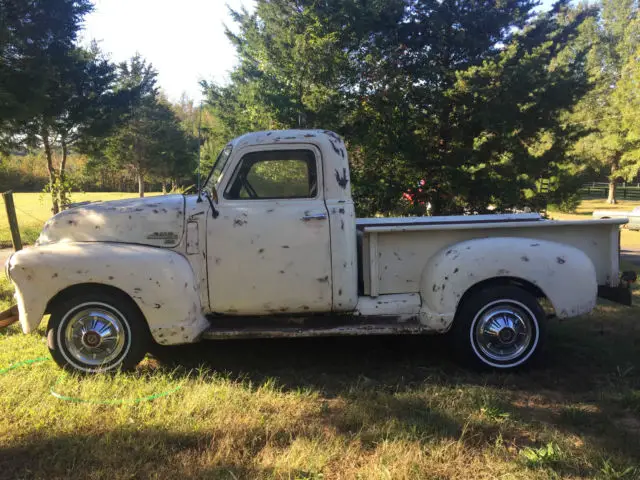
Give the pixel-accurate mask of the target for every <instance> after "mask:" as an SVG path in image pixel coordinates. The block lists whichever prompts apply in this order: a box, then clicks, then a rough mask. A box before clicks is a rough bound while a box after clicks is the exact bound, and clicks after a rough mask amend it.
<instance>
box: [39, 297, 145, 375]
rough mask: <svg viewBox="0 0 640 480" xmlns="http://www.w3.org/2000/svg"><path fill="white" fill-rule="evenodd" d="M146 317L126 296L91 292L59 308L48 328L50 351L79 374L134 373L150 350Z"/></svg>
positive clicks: (58, 306)
mask: <svg viewBox="0 0 640 480" xmlns="http://www.w3.org/2000/svg"><path fill="white" fill-rule="evenodd" d="M149 338H150V335H149V331H148V328H147V325H146V322H145V320H144V317H143V316H142V314H141V313H140V311H139V310H138V308H137V306H136V305H135V304H134V303H133V301H132V300H131V299H130V298H128V297H127V296H126V295H124V294H118V293H116V292H112V291H108V290H104V291H102V290H100V289H92V290H90V291H85V292H83V293H80V294H78V295H74V296H70V297H67V298H65V299H63V300H61V301H60V302H58V303H57V304H56V305H54V307H53V308H52V311H51V318H50V319H49V325H48V327H47V341H48V345H49V351H50V352H51V356H52V357H53V359H54V360H55V362H56V363H57V364H58V365H60V366H61V367H63V368H65V369H67V370H71V371H75V372H78V373H99V372H109V371H116V370H131V369H133V368H135V366H136V365H137V364H138V363H139V362H140V361H141V360H142V358H143V357H144V355H145V353H146V351H147V347H148V345H149Z"/></svg>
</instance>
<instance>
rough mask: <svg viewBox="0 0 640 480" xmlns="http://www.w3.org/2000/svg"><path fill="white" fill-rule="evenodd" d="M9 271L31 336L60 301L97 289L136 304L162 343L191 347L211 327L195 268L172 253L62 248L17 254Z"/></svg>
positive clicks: (106, 246) (121, 247)
mask: <svg viewBox="0 0 640 480" xmlns="http://www.w3.org/2000/svg"><path fill="white" fill-rule="evenodd" d="M7 266H8V273H9V277H10V279H11V282H12V283H13V285H14V287H15V290H16V300H17V303H18V310H19V313H20V323H21V325H22V330H23V331H24V332H25V333H29V332H32V331H34V330H35V329H36V328H37V327H38V325H39V324H40V322H41V320H42V316H43V314H44V312H45V311H50V309H51V306H52V305H53V304H54V303H55V302H57V301H59V299H60V298H64V297H65V296H66V295H70V294H73V293H74V292H77V291H83V290H85V289H87V288H94V287H95V286H96V285H98V286H100V288H103V289H109V290H110V291H117V292H118V294H125V295H126V296H127V298H129V299H131V300H133V302H134V303H135V305H136V308H137V309H139V310H140V312H142V314H143V318H145V320H146V323H147V325H148V328H149V330H150V332H151V335H152V337H153V339H154V340H155V341H156V342H158V343H161V344H165V345H172V344H180V343H191V342H193V341H195V340H197V339H198V337H199V336H200V334H201V333H202V332H203V331H204V330H206V328H207V327H208V322H207V319H206V318H205V317H204V314H203V312H202V306H201V303H200V295H199V287H200V286H199V285H198V280H197V279H196V277H195V275H194V272H193V269H192V267H191V264H190V263H189V261H188V260H187V259H186V258H185V257H184V256H183V255H181V254H179V253H178V252H175V251H172V250H166V249H160V248H155V247H147V246H141V245H128V244H116V243H81V242H78V243H59V244H52V245H44V246H38V247H33V248H29V249H26V250H21V251H19V252H16V253H15V254H13V255H12V256H11V257H10V259H9V261H8V265H7ZM77 289H79V290H77Z"/></svg>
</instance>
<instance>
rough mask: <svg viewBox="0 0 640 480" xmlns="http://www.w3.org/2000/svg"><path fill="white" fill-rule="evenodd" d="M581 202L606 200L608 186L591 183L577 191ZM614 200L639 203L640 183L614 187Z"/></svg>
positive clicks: (603, 183) (606, 184) (604, 183)
mask: <svg viewBox="0 0 640 480" xmlns="http://www.w3.org/2000/svg"><path fill="white" fill-rule="evenodd" d="M578 193H579V194H580V197H581V198H582V199H583V200H595V199H600V198H602V199H606V198H607V197H608V196H609V184H608V183H606V182H592V183H587V184H585V185H583V186H582V188H581V189H580V190H579V191H578ZM616 200H634V201H640V183H623V184H619V185H617V186H616Z"/></svg>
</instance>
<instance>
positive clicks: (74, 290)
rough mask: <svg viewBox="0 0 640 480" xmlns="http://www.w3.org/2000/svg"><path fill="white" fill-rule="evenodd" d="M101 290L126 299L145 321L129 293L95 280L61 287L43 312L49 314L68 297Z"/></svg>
mask: <svg viewBox="0 0 640 480" xmlns="http://www.w3.org/2000/svg"><path fill="white" fill-rule="evenodd" d="M97 290H99V291H102V292H110V293H112V294H114V295H117V296H119V297H121V298H123V299H126V301H127V302H129V303H130V304H131V305H132V307H133V308H135V309H136V310H137V311H138V313H140V315H141V317H142V318H143V319H144V320H145V323H146V322H147V318H146V317H145V315H144V313H143V312H142V310H140V307H139V306H138V304H137V303H136V302H135V300H134V299H133V298H131V295H129V294H128V293H127V292H125V291H124V290H122V289H120V288H118V287H114V286H113V285H108V284H106V283H97V282H87V283H76V284H74V285H69V286H68V287H65V288H63V289H62V290H60V291H59V292H58V293H56V294H55V295H54V296H53V297H51V298H50V299H49V301H48V302H47V306H46V307H45V309H44V313H45V314H50V313H51V312H52V310H53V309H54V308H55V306H56V305H58V304H59V303H62V302H64V301H66V300H68V299H70V298H73V297H76V296H80V295H84V294H87V293H90V292H93V291H97ZM147 326H148V324H147Z"/></svg>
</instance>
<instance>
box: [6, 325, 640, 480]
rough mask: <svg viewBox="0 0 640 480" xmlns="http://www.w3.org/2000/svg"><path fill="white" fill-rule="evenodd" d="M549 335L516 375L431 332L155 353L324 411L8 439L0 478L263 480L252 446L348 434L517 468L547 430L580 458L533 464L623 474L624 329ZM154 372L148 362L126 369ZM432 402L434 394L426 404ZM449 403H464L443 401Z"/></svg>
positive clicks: (631, 434) (185, 369)
mask: <svg viewBox="0 0 640 480" xmlns="http://www.w3.org/2000/svg"><path fill="white" fill-rule="evenodd" d="M550 330H551V331H550V333H551V335H550V342H549V344H548V349H547V355H545V356H544V357H543V359H542V360H541V361H540V362H538V364H537V365H534V366H533V367H532V368H531V369H528V370H524V371H521V372H517V373H492V372H478V371H472V370H468V369H465V368H462V367H460V366H459V365H457V364H456V363H455V362H454V360H453V358H452V356H451V354H450V351H449V347H448V342H447V341H446V339H445V338H444V337H442V336H429V337H423V336H419V337H418V336H416V337H412V336H407V337H353V338H325V339H291V340H284V339H278V340H273V339H271V340H235V341H215V342H214V341H211V342H203V343H201V344H197V345H187V346H183V347H173V348H167V347H164V348H161V349H158V350H157V351H156V354H157V358H160V359H161V361H160V367H159V369H160V370H164V369H167V370H171V371H172V372H174V374H175V375H177V376H181V375H182V376H186V375H190V374H191V373H192V371H193V369H195V368H202V367H204V369H205V370H208V371H211V372H212V375H213V374H214V373H215V374H223V375H226V376H227V377H228V378H230V379H231V380H242V381H245V380H249V381H251V382H252V383H253V384H254V385H261V384H264V383H266V382H267V381H269V382H272V381H274V380H275V382H276V384H277V385H278V387H279V388H282V390H283V391H299V390H310V391H312V392H316V393H318V394H319V401H321V402H323V405H324V406H323V408H321V409H320V412H316V413H313V414H310V417H309V418H305V421H304V424H305V428H299V426H297V427H296V426H295V425H294V426H291V427H288V426H286V425H285V426H282V427H279V428H280V430H276V431H271V430H270V431H269V433H268V434H267V433H266V429H265V428H264V427H262V426H259V427H251V428H248V429H247V430H245V431H242V432H240V433H239V432H235V433H230V432H226V431H215V430H211V429H210V430H207V431H206V432H190V433H184V434H181V433H178V432H176V431H175V429H173V430H171V431H167V430H161V429H152V428H144V426H141V427H143V428H139V429H137V428H134V427H133V426H132V428H131V429H130V430H129V429H123V430H114V429H110V428H109V426H108V424H105V426H104V431H100V432H95V433H87V432H83V433H79V434H69V435H68V436H65V435H62V436H60V435H59V436H55V435H54V436H50V435H47V434H46V433H43V434H42V437H38V436H32V437H25V438H20V437H16V439H15V440H12V441H11V442H10V443H9V444H8V445H10V446H9V448H4V449H2V450H0V477H3V478H4V476H5V475H6V478H15V477H25V476H28V472H41V473H44V474H46V477H47V478H54V477H59V478H70V477H73V475H76V478H82V477H83V476H85V474H86V473H87V472H95V475H93V476H94V477H95V478H102V477H105V478H107V477H108V478H115V477H131V476H133V477H147V476H155V477H158V478H162V477H172V478H176V477H185V478H234V477H235V478H260V477H274V476H278V475H281V474H282V472H274V471H271V470H268V469H267V470H265V469H263V468H260V467H259V466H256V465H257V463H256V461H255V457H256V456H257V455H258V454H259V453H260V452H261V451H262V449H264V448H265V447H266V446H267V445H269V446H274V444H275V446H276V447H281V448H286V447H287V446H288V445H289V444H290V443H291V442H293V441H294V440H295V439H297V438H308V439H310V440H317V439H321V440H322V439H323V438H324V437H323V436H322V435H323V432H324V431H325V429H328V430H329V431H333V432H336V434H338V435H340V436H341V437H343V438H346V439H350V438H358V439H359V445H360V448H361V449H362V450H363V451H367V450H374V449H375V448H376V446H378V445H380V444H381V443H383V442H385V441H387V440H394V439H404V440H409V441H417V442H420V443H421V444H424V445H428V444H430V442H433V441H436V442H438V441H443V440H444V441H446V442H458V443H460V444H461V445H463V446H464V447H466V448H470V449H474V450H477V451H479V452H482V451H484V450H486V449H491V448H493V446H494V445H496V444H498V443H499V442H504V444H507V445H512V446H513V449H514V450H513V451H514V452H515V453H512V454H513V455H514V457H513V458H515V459H517V460H518V461H519V460H521V459H520V457H519V456H518V455H517V452H518V451H519V450H521V449H522V448H524V447H528V446H530V447H532V448H536V447H540V446H544V445H545V443H547V442H549V441H550V440H549V439H550V438H555V437H553V436H552V435H551V434H550V433H549V432H550V431H555V432H558V433H560V434H561V438H562V439H566V438H569V437H572V438H578V439H579V440H580V441H581V442H583V443H584V445H585V447H584V448H586V449H588V453H585V454H583V455H576V454H567V455H560V456H559V458H556V459H552V460H551V461H550V463H549V464H545V465H543V466H542V467H539V468H551V469H553V471H555V472H556V473H558V474H560V475H567V476H571V475H574V476H575V475H579V476H586V477H594V476H596V475H598V474H599V473H600V468H601V465H602V461H603V459H613V461H614V462H615V463H616V465H621V466H625V465H637V464H640V431H639V430H636V429H635V425H636V424H635V423H634V421H636V420H637V419H638V415H637V414H635V413H632V412H631V411H630V410H629V408H628V405H627V404H625V403H624V401H625V399H626V401H631V402H632V403H633V404H634V405H635V400H634V399H635V397H634V396H633V393H632V394H631V395H628V394H629V392H633V391H635V390H636V389H638V388H640V358H639V357H638V354H637V353H638V350H637V349H636V348H635V346H636V343H635V342H636V341H637V340H638V338H637V337H635V336H634V335H633V334H632V333H633V331H634V330H633V329H631V330H629V329H626V328H620V329H613V330H611V329H610V328H609V327H607V326H606V325H604V324H603V325H598V324H597V322H589V321H588V320H584V319H583V320H576V321H569V322H563V323H561V324H557V323H554V324H552V325H551V328H550ZM621 365H622V366H623V367H622V369H621V368H620V366H621ZM624 365H626V366H624ZM176 368H177V369H176ZM157 370H158V367H155V366H154V363H153V362H148V363H147V364H146V365H145V366H144V367H142V368H140V369H139V370H138V374H141V375H148V374H151V375H152V374H153V373H154V371H157ZM433 388H435V390H434V389H433ZM438 389H440V390H438ZM435 394H437V395H440V397H438V400H437V401H436V400H434V395H435ZM456 395H458V396H466V397H470V398H468V401H466V400H465V401H460V398H459V397H458V399H457V400H454V399H453V397H454V396H456ZM443 396H444V397H445V399H444V400H442V398H443ZM447 396H451V397H452V400H451V401H448V400H446V397H447ZM456 402H457V403H456ZM459 407H460V408H461V409H462V410H461V411H457V408H459ZM481 411H483V412H485V413H484V414H480V413H479V412H481ZM483 415H484V416H483ZM550 435H551V436H550ZM585 456H586V457H585ZM585 458H588V461H585ZM74 465H75V466H76V467H75V468H77V470H73V468H74ZM72 471H73V472H78V473H74V474H73V475H72V474H70V472H72ZM81 473H82V474H81ZM287 473H288V476H289V477H290V478H313V476H312V475H311V474H310V473H309V472H303V471H294V472H287Z"/></svg>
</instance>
